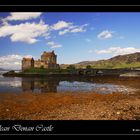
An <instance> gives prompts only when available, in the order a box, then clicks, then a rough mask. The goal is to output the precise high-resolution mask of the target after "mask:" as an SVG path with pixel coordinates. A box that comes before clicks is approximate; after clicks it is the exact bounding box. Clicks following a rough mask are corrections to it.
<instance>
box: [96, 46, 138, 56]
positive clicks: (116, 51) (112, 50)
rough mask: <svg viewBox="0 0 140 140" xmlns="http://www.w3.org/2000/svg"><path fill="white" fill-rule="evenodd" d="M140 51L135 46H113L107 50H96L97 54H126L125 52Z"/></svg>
mask: <svg viewBox="0 0 140 140" xmlns="http://www.w3.org/2000/svg"><path fill="white" fill-rule="evenodd" d="M135 52H140V49H138V48H134V47H127V48H121V47H111V48H108V49H105V50H96V51H95V53H97V54H112V55H113V56H115V55H124V54H130V53H135Z"/></svg>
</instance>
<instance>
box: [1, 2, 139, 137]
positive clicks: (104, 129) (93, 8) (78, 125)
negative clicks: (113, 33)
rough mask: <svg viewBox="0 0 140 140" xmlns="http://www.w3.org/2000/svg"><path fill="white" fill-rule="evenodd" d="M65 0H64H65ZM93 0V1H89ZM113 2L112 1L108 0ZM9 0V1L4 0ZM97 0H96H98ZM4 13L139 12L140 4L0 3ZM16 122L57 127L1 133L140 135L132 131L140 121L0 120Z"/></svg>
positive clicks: (26, 124) (4, 123) (7, 122)
mask: <svg viewBox="0 0 140 140" xmlns="http://www.w3.org/2000/svg"><path fill="white" fill-rule="evenodd" d="M62 1H63V0H62ZM90 1H91V0H90ZM108 1H110V0H108ZM5 2H6V1H5ZM95 2H97V1H95ZM0 11H1V12H22V11H28V12H33V11H34V12H37V11H41V12H140V5H124V4H123V5H114V4H113V5H111V4H108V5H107V3H106V5H97V3H96V5H89V4H88V5H83V4H82V5H81V4H80V5H78V4H76V5H64V4H60V3H59V5H57V4H56V5H54V4H53V5H50V4H49V5H44V4H43V5H37V4H36V3H35V4H34V5H31V4H28V5H14V4H12V5H4V4H3V5H0ZM14 124H21V125H23V126H33V127H35V126H36V125H38V124H43V125H49V124H52V125H53V126H54V129H55V130H54V131H53V132H51V133H47V134H46V133H44V132H41V133H39V132H36V131H33V132H15V131H13V130H10V131H9V132H0V135H140V131H133V129H140V128H138V127H140V120H139V121H131V120H130V121H127V120H125V121H113V120H112V121H108V120H106V121H101V120H98V121H84V120H83V121H80V120H79V121H72V120H71V121H67V120H63V121H58V120H56V121H51V120H50V121H47V120H46V121H40V120H36V121H31V120H28V121H25V120H23V121H21V120H15V121H12V120H0V125H3V126H9V127H12V126H13V125H14Z"/></svg>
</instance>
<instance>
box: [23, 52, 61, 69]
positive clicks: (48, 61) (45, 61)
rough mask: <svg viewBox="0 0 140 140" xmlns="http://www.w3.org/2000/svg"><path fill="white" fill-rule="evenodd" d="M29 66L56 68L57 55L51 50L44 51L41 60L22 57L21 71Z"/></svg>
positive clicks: (57, 66)
mask: <svg viewBox="0 0 140 140" xmlns="http://www.w3.org/2000/svg"><path fill="white" fill-rule="evenodd" d="M30 68H46V69H57V68H59V64H57V55H56V54H55V53H54V51H52V52H44V53H43V54H42V55H41V60H40V59H38V60H34V58H23V59H22V71H24V70H26V69H30Z"/></svg>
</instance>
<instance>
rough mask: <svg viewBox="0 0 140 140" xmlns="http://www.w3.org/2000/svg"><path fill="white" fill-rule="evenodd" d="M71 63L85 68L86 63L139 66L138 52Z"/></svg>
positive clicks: (139, 53) (91, 64)
mask: <svg viewBox="0 0 140 140" xmlns="http://www.w3.org/2000/svg"><path fill="white" fill-rule="evenodd" d="M73 65H75V67H77V68H86V66H87V65H90V66H92V67H93V68H137V67H140V52H137V53H133V54H126V55H118V56H115V57H112V58H110V59H107V60H98V61H82V62H79V63H76V64H73Z"/></svg>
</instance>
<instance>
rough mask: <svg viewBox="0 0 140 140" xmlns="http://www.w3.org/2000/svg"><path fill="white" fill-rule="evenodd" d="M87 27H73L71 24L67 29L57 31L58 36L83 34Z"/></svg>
mask: <svg viewBox="0 0 140 140" xmlns="http://www.w3.org/2000/svg"><path fill="white" fill-rule="evenodd" d="M86 26H87V24H84V25H81V26H74V25H73V24H71V25H70V26H69V27H68V28H67V29H65V30H62V31H59V33H58V34H59V35H64V34H66V33H78V32H85V31H86V29H84V28H85V27H86Z"/></svg>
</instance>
